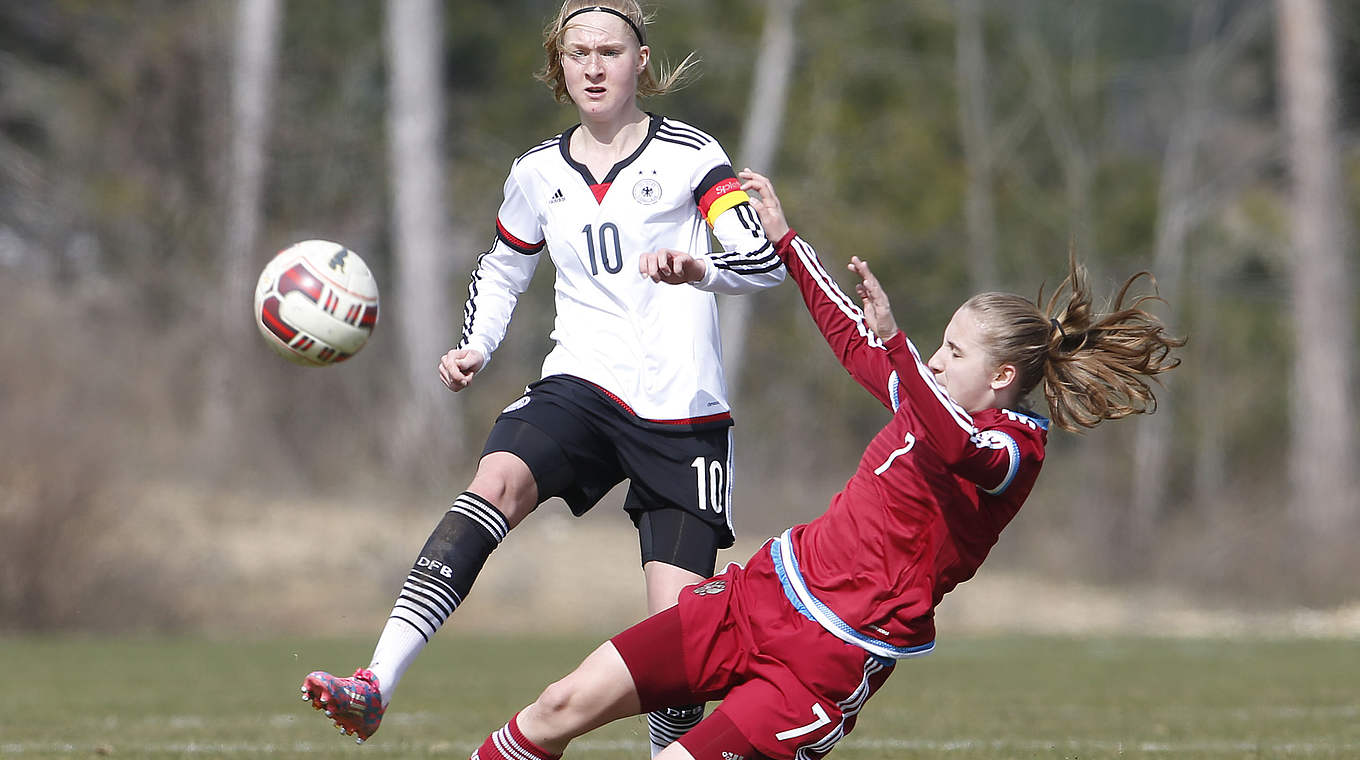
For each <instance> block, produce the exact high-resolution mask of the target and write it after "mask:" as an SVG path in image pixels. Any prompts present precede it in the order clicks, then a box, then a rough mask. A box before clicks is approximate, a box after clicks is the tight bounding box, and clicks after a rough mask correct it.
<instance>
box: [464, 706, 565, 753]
mask: <svg viewBox="0 0 1360 760" xmlns="http://www.w3.org/2000/svg"><path fill="white" fill-rule="evenodd" d="M560 757H562V756H561V755H554V754H552V753H551V752H549V751H547V750H546V749H543V748H542V747H540V746H538V745H537V744H534V743H533V742H531V741H529V740H528V739H526V738H524V734H522V733H520V731H519V714H518V713H516V714H515V717H513V718H511V719H510V722H509V723H506V724H505V725H504V726H501V729H500V730H499V731H497V732H496V733H494V734H492V735H490V736H488V737H486V741H484V742H482V746H480V747H478V748H477V751H476V752H473V753H472V759H471V760H558V758H560Z"/></svg>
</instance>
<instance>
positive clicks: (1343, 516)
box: [1275, 0, 1357, 564]
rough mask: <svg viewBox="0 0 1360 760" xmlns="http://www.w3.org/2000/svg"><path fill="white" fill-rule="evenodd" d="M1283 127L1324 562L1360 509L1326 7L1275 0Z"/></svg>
mask: <svg viewBox="0 0 1360 760" xmlns="http://www.w3.org/2000/svg"><path fill="white" fill-rule="evenodd" d="M1275 8H1276V14H1277V25H1278V26H1277V33H1278V53H1277V55H1278V56H1279V66H1280V85H1281V90H1282V94H1283V95H1282V98H1283V99H1282V108H1283V114H1282V116H1283V120H1284V129H1285V133H1286V135H1287V138H1288V143H1289V163H1290V169H1291V175H1292V179H1293V186H1292V199H1291V214H1290V219H1291V236H1290V247H1291V249H1292V258H1293V278H1292V290H1293V311H1294V335H1295V341H1296V346H1295V351H1296V352H1297V355H1296V356H1295V361H1294V381H1293V387H1292V392H1291V394H1290V398H1291V399H1292V402H1293V414H1292V417H1291V419H1292V420H1293V426H1294V431H1293V440H1292V442H1291V447H1290V452H1289V461H1290V476H1291V480H1292V493H1293V494H1294V503H1293V505H1292V508H1293V516H1294V518H1295V519H1297V520H1298V521H1299V524H1300V526H1301V528H1302V532H1303V535H1304V537H1305V538H1306V539H1308V540H1309V541H1313V542H1318V544H1315V546H1316V548H1317V549H1318V550H1319V551H1316V552H1314V554H1315V555H1320V556H1321V557H1323V558H1324V559H1323V562H1324V564H1325V562H1326V560H1325V557H1326V555H1327V553H1328V551H1329V550H1330V551H1340V550H1342V546H1343V545H1349V544H1350V539H1351V538H1352V534H1351V533H1350V530H1349V529H1350V528H1352V527H1353V526H1354V523H1355V518H1356V515H1355V511H1356V497H1355V493H1356V478H1355V476H1354V468H1355V466H1356V462H1357V459H1356V453H1357V452H1356V441H1355V422H1354V421H1355V413H1356V409H1355V403H1354V401H1353V398H1352V394H1353V393H1354V390H1355V386H1354V384H1353V380H1352V378H1353V374H1352V373H1353V362H1354V357H1355V327H1354V325H1355V298H1354V292H1355V287H1354V285H1353V281H1352V279H1351V278H1352V273H1351V272H1350V270H1349V265H1348V261H1347V259H1348V257H1350V256H1352V255H1353V253H1354V252H1353V251H1352V250H1351V247H1350V246H1351V238H1350V234H1349V232H1350V231H1349V230H1348V229H1347V217H1346V205H1345V187H1344V184H1343V182H1342V178H1341V174H1340V168H1341V160H1340V156H1341V151H1340V150H1339V147H1338V144H1337V135H1336V118H1337V98H1336V69H1335V66H1336V64H1335V59H1334V57H1333V55H1332V40H1331V37H1330V33H1329V24H1330V23H1331V21H1330V19H1329V18H1328V13H1327V6H1326V3H1324V2H1322V0H1276V3H1275Z"/></svg>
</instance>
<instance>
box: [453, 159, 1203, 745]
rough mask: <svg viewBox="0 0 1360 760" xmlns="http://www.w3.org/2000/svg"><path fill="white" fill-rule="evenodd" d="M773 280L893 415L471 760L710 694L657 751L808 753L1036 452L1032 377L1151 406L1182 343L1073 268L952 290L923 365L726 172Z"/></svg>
mask: <svg viewBox="0 0 1360 760" xmlns="http://www.w3.org/2000/svg"><path fill="white" fill-rule="evenodd" d="M741 176H742V177H743V178H744V179H745V180H746V182H747V185H748V187H749V188H750V189H752V190H754V191H755V192H756V194H757V195H758V196H759V199H757V200H756V201H754V203H755V206H756V209H757V211H758V212H759V213H760V214H761V219H762V221H763V222H764V225H765V228H766V229H767V230H768V231H769V233H770V237H771V239H773V240H776V241H777V243H776V250H777V252H778V253H779V256H780V257H781V258H782V259H784V261H785V263H786V265H787V266H788V268H789V276H790V278H791V279H793V280H794V281H795V282H796V283H797V284H798V287H799V290H801V291H802V294H803V300H804V302H805V303H806V304H807V307H808V311H809V313H811V315H812V317H813V320H814V321H815V322H816V323H817V326H818V328H819V329H820V330H821V332H822V335H823V336H824V337H825V338H826V341H827V343H828V344H829V345H830V346H831V349H832V352H833V353H834V354H835V355H836V357H837V358H838V359H839V360H840V361H841V363H842V365H844V367H845V368H846V369H847V370H848V371H849V372H850V374H851V376H852V377H854V378H855V380H856V381H858V382H859V383H860V385H862V386H863V387H864V389H865V390H866V391H868V392H869V393H870V394H871V395H873V396H874V397H875V398H877V399H878V400H879V402H880V403H882V404H883V405H884V407H885V408H886V409H887V410H888V411H889V412H890V416H889V419H888V421H887V424H886V425H885V426H884V428H883V429H882V430H881V431H880V432H879V433H878V434H877V435H876V436H874V438H873V440H872V441H870V443H869V445H868V446H867V447H866V448H865V451H864V455H863V457H862V458H861V459H860V462H859V466H858V467H857V468H856V471H855V473H854V475H852V476H851V478H850V480H849V481H848V482H847V483H846V485H845V488H843V489H842V490H841V492H840V493H838V494H836V496H835V497H833V498H832V500H831V504H830V505H829V506H828V508H827V510H826V512H824V513H823V514H822V515H821V516H819V517H817V518H816V519H815V520H812V521H811V522H809V523H807V524H804V525H796V526H794V527H792V528H790V529H789V530H787V531H785V532H784V533H783V534H782V535H781V536H779V537H778V538H775V539H771V540H770V541H769V542H768V543H767V544H766V545H765V546H764V547H763V548H761V549H760V550H759V551H757V552H756V554H755V555H754V556H752V557H751V559H750V560H749V561H748V562H747V563H746V565H745V566H744V567H743V566H738V565H736V564H735V563H733V564H732V565H729V566H728V568H727V570H726V571H724V572H723V573H722V574H721V575H719V576H717V577H715V578H712V579H710V580H708V581H706V582H704V583H700V584H696V585H694V586H692V587H689V588H686V589H684V590H683V591H681V594H680V596H681V598H680V601H679V603H678V604H677V605H675V606H674V607H671V608H668V609H666V610H663V611H662V612H660V613H657V614H655V615H653V616H651V617H649V618H647V619H646V620H644V621H642V622H641V623H638V624H637V625H634V626H632V627H631V628H629V629H628V630H626V631H624V632H623V633H621V634H619V635H617V636H615V637H614V638H613V639H611V640H610V641H608V642H605V643H604V644H603V645H601V646H600V647H599V648H598V649H596V650H595V651H594V652H593V653H592V654H591V655H590V656H588V657H587V658H586V659H585V661H584V662H582V663H581V665H580V666H579V667H578V668H577V669H576V670H575V671H573V672H572V673H571V674H570V675H568V676H567V677H566V678H563V679H562V680H561V681H558V682H557V683H554V684H552V685H550V686H548V688H547V689H545V690H544V691H543V693H542V694H541V695H540V696H539V698H538V699H537V700H535V701H534V702H533V703H532V704H530V705H529V706H527V707H525V708H524V709H523V710H521V711H520V712H519V713H517V714H515V715H514V716H513V717H511V719H510V720H509V721H508V722H507V723H506V724H505V725H504V726H502V727H501V728H500V729H498V730H496V731H495V732H493V733H492V734H491V735H490V736H488V737H487V738H486V740H485V741H484V742H483V743H482V745H481V746H480V747H478V748H477V750H476V751H475V752H473V753H472V760H557V758H560V757H561V756H562V753H563V752H564V751H565V749H566V747H567V745H568V743H569V742H570V741H571V740H572V739H573V738H575V737H577V736H580V735H581V734H584V733H586V732H587V731H590V730H593V729H594V728H596V727H599V726H602V725H604V724H605V723H608V722H609V721H612V720H616V719H618V718H623V717H626V716H629V715H635V714H637V713H639V712H641V711H643V710H648V709H656V708H657V707H661V706H664V705H670V704H684V703H686V702H689V701H692V700H695V699H704V700H721V704H720V705H719V706H718V707H717V708H716V709H715V710H714V711H713V713H712V714H710V715H709V716H708V717H706V718H704V720H703V721H702V722H701V723H699V724H698V725H697V726H696V727H695V728H693V729H692V730H690V731H689V732H688V733H686V734H685V735H684V736H682V737H680V739H679V740H678V741H676V742H674V743H673V744H671V745H670V746H669V747H667V748H666V749H665V750H664V751H663V752H662V753H661V755H660V757H658V759H657V760H732V759H733V758H743V760H817V759H818V758H821V757H823V756H825V755H826V754H827V753H828V752H830V751H831V750H832V748H833V747H834V746H835V745H836V743H837V742H839V741H840V740H841V739H842V738H844V737H845V736H846V735H847V734H849V733H850V731H851V730H852V729H853V728H854V727H855V723H856V721H857V719H858V717H859V713H860V709H861V708H862V707H863V706H864V704H865V702H867V701H868V700H869V698H870V697H872V696H873V694H874V692H875V691H876V690H877V689H878V688H879V687H880V686H881V685H882V684H883V682H884V681H885V680H886V679H887V678H888V676H889V675H890V674H891V673H892V672H893V671H894V670H895V669H896V666H895V663H896V662H897V661H898V660H902V659H906V658H910V657H915V656H919V655H922V654H925V653H927V652H929V651H930V650H931V649H932V647H933V646H934V640H935V623H934V611H935V606H936V605H937V604H939V602H940V599H941V597H943V596H944V595H945V594H946V593H948V592H949V591H950V590H951V589H953V588H954V587H955V586H956V585H958V584H959V583H962V582H964V581H966V580H968V579H969V578H970V577H972V575H973V573H974V572H976V571H977V569H978V566H979V565H981V563H982V561H983V560H984V559H985V558H986V556H987V553H988V551H989V550H990V549H991V547H992V546H993V545H994V544H995V543H996V540H997V538H998V536H999V535H1000V533H1001V530H1002V529H1003V528H1004V527H1005V526H1006V525H1007V523H1009V522H1010V520H1011V518H1012V517H1014V516H1015V514H1016V512H1017V510H1019V509H1020V507H1021V505H1022V504H1023V503H1024V501H1025V499H1026V497H1027V496H1028V495H1029V493H1030V489H1031V487H1032V486H1033V485H1034V482H1035V478H1037V477H1038V474H1039V470H1040V467H1041V466H1042V464H1043V461H1044V449H1045V444H1046V441H1047V437H1048V422H1049V421H1048V420H1047V419H1044V418H1042V417H1040V416H1038V415H1037V414H1035V413H1033V412H1031V411H1027V410H1026V408H1025V405H1024V400H1025V397H1026V395H1027V394H1028V393H1029V392H1030V391H1031V390H1033V389H1035V388H1037V387H1039V386H1042V387H1043V390H1044V395H1045V397H1046V399H1047V401H1048V406H1049V409H1050V412H1051V414H1052V415H1053V423H1054V424H1056V425H1058V426H1059V427H1061V428H1064V429H1068V430H1072V429H1076V428H1077V427H1093V426H1095V425H1096V424H1097V423H1099V422H1101V421H1102V420H1105V419H1116V418H1119V417H1123V416H1126V415H1129V414H1136V413H1139V412H1146V411H1151V410H1152V409H1153V407H1154V406H1155V403H1154V399H1153V397H1152V393H1151V390H1150V389H1149V387H1148V385H1147V378H1148V377H1149V376H1152V375H1156V374H1159V373H1161V372H1165V371H1167V370H1170V369H1171V368H1173V367H1175V366H1176V365H1177V364H1178V363H1179V360H1178V359H1176V358H1175V357H1173V356H1171V349H1172V348H1174V347H1177V346H1180V345H1183V344H1184V341H1183V340H1181V339H1179V338H1174V337H1171V336H1170V335H1168V334H1167V333H1166V332H1165V331H1164V328H1163V325H1162V323H1161V322H1160V321H1159V320H1158V319H1157V318H1156V317H1154V316H1152V315H1151V314H1149V313H1147V312H1145V311H1144V310H1143V309H1142V308H1141V307H1142V305H1143V304H1145V303H1146V301H1147V300H1149V299H1148V297H1146V296H1145V297H1140V298H1137V299H1135V300H1134V301H1133V302H1132V303H1129V304H1125V303H1124V300H1125V295H1126V294H1127V293H1128V291H1129V288H1130V285H1132V284H1133V283H1134V282H1136V281H1137V280H1138V279H1139V276H1137V275H1136V276H1134V277H1133V278H1131V279H1130V280H1129V282H1127V283H1126V284H1125V285H1124V288H1123V289H1121V290H1120V292H1119V295H1118V297H1117V298H1116V299H1115V300H1114V306H1113V311H1112V312H1110V313H1107V314H1102V313H1098V312H1096V311H1095V309H1094V308H1093V307H1092V302H1091V293H1090V291H1089V289H1088V288H1087V286H1086V282H1085V276H1084V272H1083V270H1082V269H1081V268H1080V267H1078V266H1077V265H1076V264H1075V262H1074V263H1073V265H1072V267H1071V272H1070V277H1069V279H1068V280H1067V281H1066V282H1065V283H1064V284H1063V286H1060V287H1059V289H1058V292H1057V294H1055V296H1054V297H1052V298H1051V299H1049V300H1048V301H1047V303H1046V305H1044V306H1042V307H1041V306H1040V305H1039V304H1035V303H1032V302H1030V301H1028V300H1026V299H1024V298H1022V297H1020V296H1017V295H1012V294H1008V293H982V294H979V295H976V296H973V297H972V298H970V299H968V300H967V301H966V302H964V304H963V305H962V306H960V307H959V309H958V310H957V311H956V312H955V313H954V317H953V319H951V320H950V321H949V324H948V326H946V327H945V330H944V337H943V341H942V343H941V346H940V348H939V350H937V351H936V352H935V353H934V355H933V356H931V357H930V358H929V360H927V359H925V358H924V357H922V356H921V354H920V353H918V351H917V349H916V347H915V346H914V345H913V344H912V343H911V341H909V340H908V339H907V338H906V336H904V335H903V334H902V333H901V332H900V331H899V330H898V329H897V323H896V320H895V319H894V318H893V315H892V310H891V308H890V307H889V304H888V298H887V296H886V295H885V294H884V292H883V289H882V287H881V286H880V285H879V283H878V280H877V279H876V278H875V277H874V276H873V274H872V273H871V272H870V270H869V266H868V264H866V263H865V262H864V261H861V260H860V259H859V258H858V257H852V258H851V260H850V267H849V268H850V270H851V271H852V272H854V273H855V275H856V276H857V277H858V278H859V280H860V282H859V284H858V285H857V286H856V289H855V290H856V293H857V294H858V295H859V297H860V299H861V301H862V302H863V304H864V307H863V309H860V308H858V307H856V306H855V304H854V302H853V301H852V300H851V298H850V297H849V296H848V295H847V294H846V293H844V292H842V291H841V289H840V288H839V286H838V285H837V284H836V282H835V280H833V279H831V277H830V275H829V274H828V273H827V271H826V269H825V268H824V267H823V265H822V262H821V261H820V259H819V258H818V257H817V254H816V252H815V251H813V250H812V247H811V246H809V245H808V244H807V242H806V241H804V240H803V239H802V238H800V237H798V236H797V235H796V234H795V233H794V232H793V231H792V230H790V229H789V227H788V223H787V221H786V220H785V219H784V217H783V212H782V210H781V209H780V206H779V201H778V198H776V197H775V195H774V190H773V188H772V187H771V185H770V183H769V180H767V179H766V178H764V177H762V176H760V175H758V174H754V173H745V172H744V173H742V175H741Z"/></svg>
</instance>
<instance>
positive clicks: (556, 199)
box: [548, 187, 567, 203]
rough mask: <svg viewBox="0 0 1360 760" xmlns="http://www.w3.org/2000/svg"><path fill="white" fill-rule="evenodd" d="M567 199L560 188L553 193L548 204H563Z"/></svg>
mask: <svg viewBox="0 0 1360 760" xmlns="http://www.w3.org/2000/svg"><path fill="white" fill-rule="evenodd" d="M566 199H567V196H565V195H563V194H562V188H560V187H559V188H557V190H555V191H553V194H552V197H551V198H549V199H548V203H561V202H562V201H565V200H566Z"/></svg>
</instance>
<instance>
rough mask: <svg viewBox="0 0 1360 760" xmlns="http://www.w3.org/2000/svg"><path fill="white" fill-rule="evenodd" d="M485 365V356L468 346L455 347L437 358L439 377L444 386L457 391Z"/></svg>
mask: <svg viewBox="0 0 1360 760" xmlns="http://www.w3.org/2000/svg"><path fill="white" fill-rule="evenodd" d="M485 365H486V357H485V356H482V352H481V351H474V350H472V349H470V348H455V349H453V350H452V351H450V352H448V353H447V354H444V356H443V357H442V358H441V359H440V360H439V379H440V380H442V381H443V382H444V387H446V388H448V389H449V390H451V391H453V392H454V393H457V392H458V391H461V390H463V389H464V388H466V387H468V385H469V384H470V383H471V382H472V376H473V375H476V374H477V372H478V371H480V370H481V369H482V367H483V366H485Z"/></svg>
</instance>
